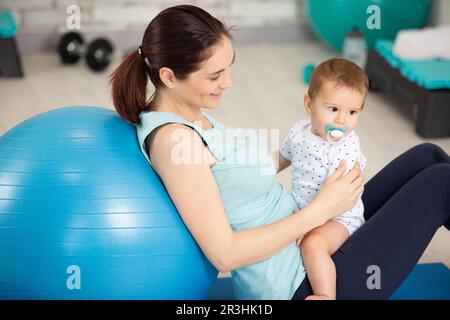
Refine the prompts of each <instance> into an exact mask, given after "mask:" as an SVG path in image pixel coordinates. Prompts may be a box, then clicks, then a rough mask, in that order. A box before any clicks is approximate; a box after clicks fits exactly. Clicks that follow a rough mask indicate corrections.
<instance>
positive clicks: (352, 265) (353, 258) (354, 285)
mask: <svg viewBox="0 0 450 320" xmlns="http://www.w3.org/2000/svg"><path fill="white" fill-rule="evenodd" d="M362 200H363V203H364V207H365V213H364V216H365V219H366V223H365V224H364V225H363V226H362V227H361V228H360V229H358V230H357V231H356V232H355V233H354V234H353V235H352V236H351V237H350V238H349V239H348V240H347V241H346V242H345V243H344V244H343V245H342V246H341V248H340V249H339V250H338V251H336V253H335V254H334V255H333V256H332V258H333V261H334V263H335V265H336V274H337V279H336V280H337V282H336V298H337V299H388V298H389V297H390V295H391V294H392V293H393V292H394V291H395V290H396V289H397V288H398V287H399V285H400V284H401V283H402V282H403V280H404V279H405V278H406V277H407V276H408V274H409V273H410V272H411V270H412V269H413V267H414V266H415V265H416V263H417V261H418V260H419V258H420V257H421V255H422V253H423V252H424V250H425V249H426V247H427V245H428V244H429V242H430V240H431V239H432V238H433V235H434V234H435V232H436V230H437V229H438V228H439V227H441V226H442V225H445V226H446V227H447V229H449V230H450V157H449V156H448V154H446V153H445V151H443V150H442V149H441V148H440V147H438V146H436V145H434V144H430V143H424V144H420V145H418V146H416V147H414V148H412V149H410V150H408V151H406V152H405V153H403V154H401V155H400V156H398V157H397V158H396V159H394V160H393V161H392V162H390V163H389V164H388V165H387V166H386V167H385V168H383V169H382V170H381V171H380V172H379V173H378V174H376V175H375V176H374V177H373V178H372V179H371V180H370V181H369V182H367V183H366V184H365V186H364V193H363V196H362ZM373 265H375V266H377V267H379V269H378V270H379V272H378V271H374V269H370V268H369V267H370V266H373ZM368 268H369V270H368ZM374 272H377V273H378V275H379V276H380V277H379V278H378V279H379V280H380V281H379V283H378V284H379V288H373V286H371V285H369V286H368V285H367V282H368V278H371V279H369V284H376V283H377V282H373V280H374V279H375V278H373V275H375V273H374ZM368 287H372V289H369V288H368ZM311 294H312V288H311V285H310V283H309V281H308V278H307V277H306V278H305V280H303V282H302V283H301V285H300V286H299V288H298V289H297V291H296V292H295V294H294V296H293V298H292V299H304V298H305V297H307V296H308V295H311Z"/></svg>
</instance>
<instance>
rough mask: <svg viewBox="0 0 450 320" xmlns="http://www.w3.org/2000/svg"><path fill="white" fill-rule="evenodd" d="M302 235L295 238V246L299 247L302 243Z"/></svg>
mask: <svg viewBox="0 0 450 320" xmlns="http://www.w3.org/2000/svg"><path fill="white" fill-rule="evenodd" d="M303 237H304V236H301V237H300V238H298V239H297V247H299V248H300V244H301V243H302V240H303Z"/></svg>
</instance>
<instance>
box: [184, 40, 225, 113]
mask: <svg viewBox="0 0 450 320" xmlns="http://www.w3.org/2000/svg"><path fill="white" fill-rule="evenodd" d="M211 50H212V55H211V57H210V58H209V59H207V60H205V61H204V62H203V63H202V66H201V68H200V69H199V70H197V71H196V72H193V73H191V74H190V75H189V76H188V78H187V79H186V80H182V81H180V82H179V84H180V85H178V86H177V87H176V94H177V96H178V97H179V98H180V99H182V100H183V101H184V102H185V103H187V104H189V105H191V106H194V107H197V108H207V109H215V108H216V107H217V106H218V105H219V102H220V99H221V96H222V93H223V92H224V91H225V89H227V88H230V87H231V86H232V85H233V81H232V79H231V65H232V64H233V62H234V51H233V47H232V45H231V41H230V40H229V39H228V37H226V36H223V37H222V39H221V41H219V43H218V44H217V45H215V46H213V47H212V48H211Z"/></svg>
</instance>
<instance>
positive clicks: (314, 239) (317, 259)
mask: <svg viewBox="0 0 450 320" xmlns="http://www.w3.org/2000/svg"><path fill="white" fill-rule="evenodd" d="M348 236H349V234H348V231H347V229H346V228H345V227H344V226H343V225H342V224H340V223H339V222H336V221H334V220H330V221H328V222H327V223H325V224H324V225H322V226H320V227H318V228H316V229H314V230H311V231H310V232H309V233H307V234H306V235H305V237H304V239H303V241H302V243H301V251H302V256H303V263H304V265H305V267H306V273H307V275H308V279H309V282H310V283H311V286H312V289H313V292H314V296H310V297H308V298H312V299H314V298H320V297H323V298H328V299H336V267H335V266H334V263H333V260H332V259H331V256H332V255H333V254H334V253H335V252H336V251H337V249H339V247H340V246H341V245H342V244H343V243H344V242H345V241H346V240H347V239H348ZM308 298H307V299H308Z"/></svg>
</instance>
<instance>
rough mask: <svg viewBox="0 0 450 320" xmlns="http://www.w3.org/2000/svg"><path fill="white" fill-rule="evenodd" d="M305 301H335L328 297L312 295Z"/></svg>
mask: <svg viewBox="0 0 450 320" xmlns="http://www.w3.org/2000/svg"><path fill="white" fill-rule="evenodd" d="M305 300H334V299H332V298H330V297H328V296H319V295H310V296H307V297H306V298H305Z"/></svg>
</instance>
